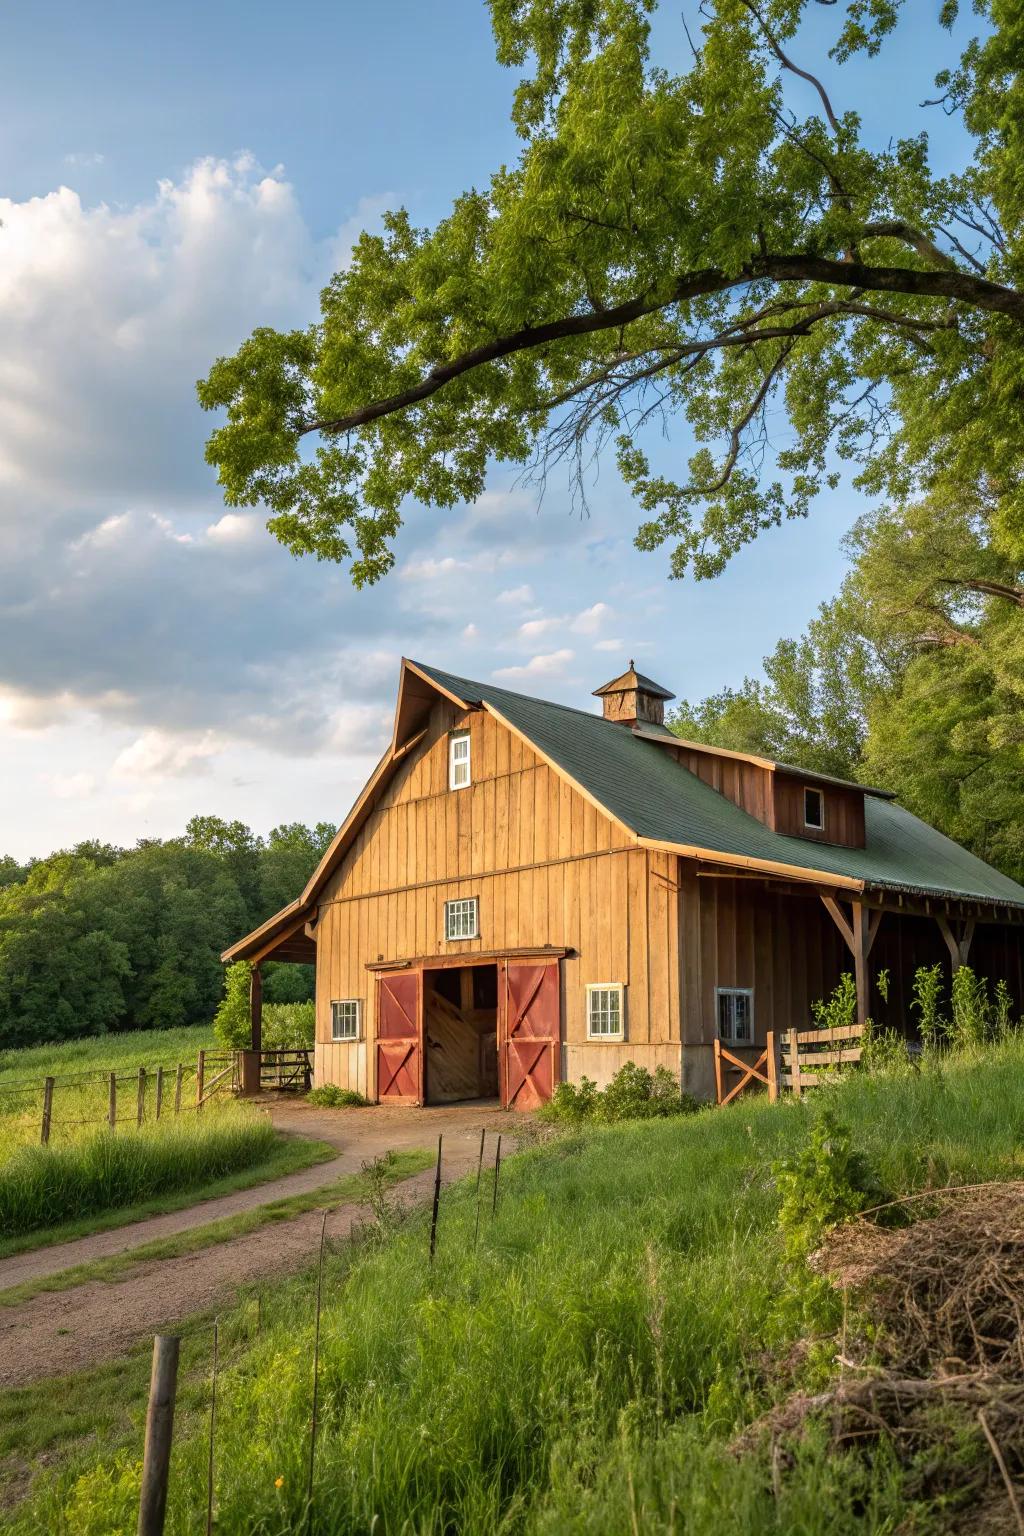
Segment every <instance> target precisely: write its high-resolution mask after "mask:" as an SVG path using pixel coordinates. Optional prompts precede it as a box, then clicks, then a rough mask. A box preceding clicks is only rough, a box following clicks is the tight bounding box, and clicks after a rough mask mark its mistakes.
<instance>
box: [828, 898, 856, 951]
mask: <svg viewBox="0 0 1024 1536" xmlns="http://www.w3.org/2000/svg"><path fill="white" fill-rule="evenodd" d="M819 894H820V893H819ZM821 904H822V906H823V907H824V908H825V910H826V912H827V913H828V915H829V917H831V919H832V921H833V922H834V923H835V925H836V927H837V928H838V929H839V932H840V933H841V934H842V936H843V941H844V943H845V944H846V947H847V949H848V950H849V951H850V953H851V954H856V952H857V945H856V941H855V940H854V936H853V927H852V925H851V924H850V923H849V922H848V921H847V919H846V915H845V913H844V912H843V909H842V907H841V906H840V905H839V903H838V901H836V899H835V897H834V896H822V898H821Z"/></svg>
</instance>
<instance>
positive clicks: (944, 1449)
mask: <svg viewBox="0 0 1024 1536" xmlns="http://www.w3.org/2000/svg"><path fill="white" fill-rule="evenodd" d="M921 1209H923V1210H927V1211H928V1214H927V1215H925V1216H924V1217H923V1219H920V1220H917V1221H915V1222H913V1223H912V1225H910V1226H909V1227H903V1228H901V1229H899V1230H892V1229H884V1228H882V1227H878V1226H876V1225H874V1223H873V1222H872V1221H870V1220H869V1219H865V1218H859V1219H857V1220H855V1221H852V1222H850V1223H848V1224H846V1225H845V1226H843V1227H840V1228H837V1229H836V1231H835V1232H833V1233H832V1234H830V1237H829V1239H828V1242H827V1243H826V1245H825V1246H824V1247H823V1248H822V1249H820V1250H819V1251H818V1252H817V1253H816V1254H815V1255H814V1257H813V1259H812V1264H813V1267H814V1268H815V1269H816V1270H818V1271H819V1272H820V1273H822V1274H827V1275H829V1276H830V1277H831V1278H832V1280H833V1281H834V1282H835V1283H836V1284H837V1285H838V1286H839V1287H840V1288H841V1289H842V1290H843V1291H844V1292H846V1293H847V1295H848V1296H849V1298H850V1302H851V1309H852V1310H851V1318H852V1317H853V1316H856V1315H859V1316H860V1317H862V1318H863V1319H864V1326H863V1327H862V1328H860V1329H856V1328H854V1327H853V1326H851V1327H850V1328H849V1329H848V1330H846V1332H847V1337H846V1339H845V1341H844V1343H843V1345H842V1346H841V1347H840V1349H839V1351H838V1362H839V1365H840V1368H841V1374H840V1377H839V1379H838V1380H837V1382H836V1383H835V1384H834V1385H833V1386H831V1387H830V1388H829V1389H828V1390H827V1391H824V1392H821V1393H817V1394H814V1395H811V1394H806V1393H805V1394H794V1395H793V1396H792V1397H790V1398H789V1399H788V1400H787V1401H785V1402H784V1403H783V1404H781V1405H780V1407H778V1408H777V1409H776V1410H774V1412H773V1413H772V1414H771V1415H769V1417H768V1418H767V1419H765V1420H762V1421H760V1423H759V1424H758V1425H755V1426H753V1427H752V1429H751V1430H749V1431H747V1433H746V1434H745V1435H744V1437H743V1443H742V1445H739V1446H737V1449H744V1448H749V1447H750V1446H751V1445H752V1444H753V1443H754V1442H755V1440H759V1439H760V1438H761V1437H762V1436H763V1435H764V1434H765V1433H768V1434H770V1436H771V1439H772V1441H773V1442H774V1445H775V1447H776V1448H782V1447H784V1443H785V1440H786V1439H787V1438H788V1437H791V1436H792V1435H794V1434H797V1433H799V1431H800V1429H801V1428H802V1426H803V1425H804V1424H805V1423H806V1421H807V1420H808V1419H809V1418H810V1417H812V1416H814V1417H816V1418H823V1419H824V1421H825V1422H826V1423H828V1424H830V1426H831V1432H832V1435H833V1438H834V1440H835V1443H836V1444H837V1446H838V1445H843V1446H850V1445H854V1444H858V1443H864V1444H867V1445H870V1443H871V1442H872V1440H873V1439H874V1438H875V1437H876V1436H878V1435H887V1436H889V1437H891V1438H892V1440H893V1442H894V1443H895V1444H896V1445H897V1447H898V1449H899V1453H900V1456H901V1460H903V1461H904V1463H905V1464H906V1465H908V1466H909V1465H911V1464H912V1465H913V1466H914V1468H915V1474H916V1473H917V1472H919V1475H920V1486H919V1493H920V1495H921V1496H922V1497H924V1498H926V1499H928V1500H929V1501H931V1500H933V1499H936V1500H937V1499H941V1500H942V1502H943V1503H945V1504H947V1505H948V1506H949V1507H951V1508H954V1509H955V1508H959V1509H960V1510H961V1512H963V1511H964V1509H965V1508H968V1507H969V1525H966V1526H964V1525H961V1526H960V1527H959V1528H960V1529H971V1530H985V1531H996V1530H1007V1531H1017V1532H1019V1533H1020V1536H1024V1315H1022V1308H1024V1184H1022V1183H1013V1184H988V1185H982V1186H978V1187H976V1188H974V1189H970V1190H956V1189H953V1190H942V1191H938V1192H936V1193H934V1194H930V1195H929V1197H928V1203H927V1205H926V1206H922V1207H921ZM906 1210H907V1213H908V1214H911V1213H912V1212H913V1211H914V1205H913V1204H909V1205H907V1206H906ZM965 1431H966V1432H967V1434H968V1437H969V1438H970V1437H972V1436H973V1438H974V1439H975V1441H976V1445H977V1450H978V1454H977V1455H973V1456H972V1455H964V1454H963V1447H964V1437H965ZM993 1495H997V1497H993Z"/></svg>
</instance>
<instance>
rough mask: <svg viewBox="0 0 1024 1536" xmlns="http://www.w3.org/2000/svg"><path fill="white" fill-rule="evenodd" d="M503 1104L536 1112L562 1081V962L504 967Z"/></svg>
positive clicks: (501, 1030)
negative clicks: (560, 1079) (559, 967)
mask: <svg viewBox="0 0 1024 1536" xmlns="http://www.w3.org/2000/svg"><path fill="white" fill-rule="evenodd" d="M498 997H499V1020H498V1029H499V1036H498V1038H499V1041H500V1043H501V1051H500V1064H501V1101H502V1103H503V1104H504V1105H505V1107H506V1109H524V1110H525V1109H536V1107H537V1105H538V1104H544V1103H546V1102H547V1100H548V1099H550V1097H551V1094H552V1092H553V1091H554V1086H555V1083H556V1082H557V1080H558V1075H559V1074H558V1067H557V1063H558V1055H557V1052H558V1049H559V1040H560V1028H559V1025H560V1022H561V986H560V982H559V972H558V961H557V960H555V961H548V962H547V963H544V964H540V965H537V964H528V963H517V962H516V961H514V960H505V961H503V962H502V964H501V971H500V975H499V986H498Z"/></svg>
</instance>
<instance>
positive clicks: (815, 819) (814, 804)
mask: <svg viewBox="0 0 1024 1536" xmlns="http://www.w3.org/2000/svg"><path fill="white" fill-rule="evenodd" d="M804 826H805V827H810V828H811V829H812V831H814V832H821V831H823V830H824V827H825V796H824V795H823V794H822V792H821V790H820V789H805V790H804Z"/></svg>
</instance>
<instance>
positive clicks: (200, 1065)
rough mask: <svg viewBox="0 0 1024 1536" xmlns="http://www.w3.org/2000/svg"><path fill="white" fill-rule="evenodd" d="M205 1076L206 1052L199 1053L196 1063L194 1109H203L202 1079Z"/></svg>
mask: <svg viewBox="0 0 1024 1536" xmlns="http://www.w3.org/2000/svg"><path fill="white" fill-rule="evenodd" d="M205 1076H206V1052H205V1051H200V1052H199V1060H198V1061H197V1062H196V1109H202V1107H203V1079H204V1077H205Z"/></svg>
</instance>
